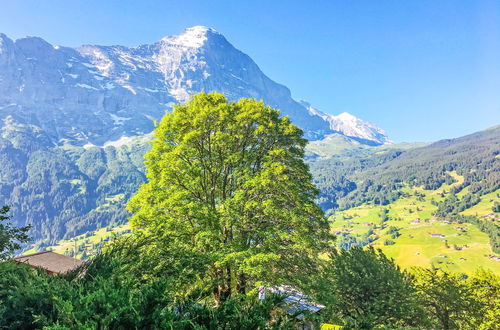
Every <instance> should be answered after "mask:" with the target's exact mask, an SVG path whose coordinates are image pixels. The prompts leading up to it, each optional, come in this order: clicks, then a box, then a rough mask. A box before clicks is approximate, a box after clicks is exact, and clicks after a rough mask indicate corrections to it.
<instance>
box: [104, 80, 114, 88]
mask: <svg viewBox="0 0 500 330" xmlns="http://www.w3.org/2000/svg"><path fill="white" fill-rule="evenodd" d="M115 87H116V86H115V84H113V83H112V82H107V83H106V85H104V88H106V89H113V88H115Z"/></svg>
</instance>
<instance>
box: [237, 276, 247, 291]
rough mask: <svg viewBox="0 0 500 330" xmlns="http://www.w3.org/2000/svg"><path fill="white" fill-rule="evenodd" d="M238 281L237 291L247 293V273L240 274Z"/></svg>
mask: <svg viewBox="0 0 500 330" xmlns="http://www.w3.org/2000/svg"><path fill="white" fill-rule="evenodd" d="M237 279H238V281H237V283H236V291H237V292H238V294H245V293H246V291H247V278H246V276H245V274H238V277H237Z"/></svg>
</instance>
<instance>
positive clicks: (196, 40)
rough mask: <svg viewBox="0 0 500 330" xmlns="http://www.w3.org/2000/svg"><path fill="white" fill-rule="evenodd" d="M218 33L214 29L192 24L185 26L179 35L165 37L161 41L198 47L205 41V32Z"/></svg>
mask: <svg viewBox="0 0 500 330" xmlns="http://www.w3.org/2000/svg"><path fill="white" fill-rule="evenodd" d="M209 32H211V33H218V32H217V31H215V30H214V29H211V28H208V27H206V26H193V27H190V28H187V29H186V30H184V32H182V33H181V34H179V35H176V36H172V37H165V38H163V39H162V41H164V42H167V43H169V44H172V45H179V46H184V47H193V48H199V47H201V46H203V44H204V43H205V41H207V33H209Z"/></svg>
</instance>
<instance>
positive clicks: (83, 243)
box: [23, 225, 130, 258]
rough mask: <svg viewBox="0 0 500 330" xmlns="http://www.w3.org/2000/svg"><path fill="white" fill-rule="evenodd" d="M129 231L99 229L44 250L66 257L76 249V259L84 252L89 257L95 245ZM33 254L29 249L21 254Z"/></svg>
mask: <svg viewBox="0 0 500 330" xmlns="http://www.w3.org/2000/svg"><path fill="white" fill-rule="evenodd" d="M129 229H130V228H129V226H128V225H122V226H117V227H113V228H110V229H108V228H100V229H98V230H95V231H92V232H88V233H86V234H83V235H79V236H76V237H74V238H72V239H70V240H61V241H59V242H58V243H57V244H55V245H52V246H49V247H47V248H46V250H51V251H54V252H57V253H60V254H66V255H68V254H69V253H70V252H74V251H75V247H76V250H77V251H78V252H77V253H76V257H77V258H82V255H83V251H85V252H86V254H87V256H90V255H92V254H93V253H95V252H96V249H94V246H95V245H98V244H100V243H102V242H107V241H110V240H112V239H113V238H114V237H117V236H121V235H124V234H126V233H127V232H129ZM34 252H36V250H35V249H31V250H28V251H25V252H24V253H23V254H29V253H34Z"/></svg>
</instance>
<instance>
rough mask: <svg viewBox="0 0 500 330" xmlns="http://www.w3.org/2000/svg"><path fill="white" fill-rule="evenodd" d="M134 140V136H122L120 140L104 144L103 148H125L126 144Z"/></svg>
mask: <svg viewBox="0 0 500 330" xmlns="http://www.w3.org/2000/svg"><path fill="white" fill-rule="evenodd" d="M133 140H134V138H133V137H132V136H122V137H121V138H119V139H118V140H115V141H106V142H104V144H103V147H104V148H106V147H120V146H123V145H125V144H128V143H130V142H131V141H133Z"/></svg>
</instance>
